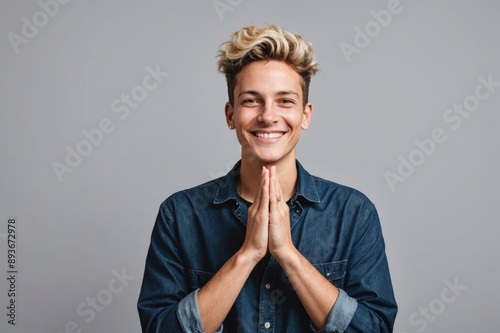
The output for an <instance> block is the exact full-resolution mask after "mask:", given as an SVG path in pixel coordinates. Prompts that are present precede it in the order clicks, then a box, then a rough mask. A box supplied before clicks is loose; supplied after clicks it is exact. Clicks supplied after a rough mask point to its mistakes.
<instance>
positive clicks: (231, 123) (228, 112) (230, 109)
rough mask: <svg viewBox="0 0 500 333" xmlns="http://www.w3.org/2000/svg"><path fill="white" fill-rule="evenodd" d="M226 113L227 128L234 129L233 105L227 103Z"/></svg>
mask: <svg viewBox="0 0 500 333" xmlns="http://www.w3.org/2000/svg"><path fill="white" fill-rule="evenodd" d="M224 112H225V114H226V123H227V127H229V128H230V129H234V127H235V126H234V118H233V117H234V109H233V107H232V106H231V104H229V102H227V103H226V105H225V107H224Z"/></svg>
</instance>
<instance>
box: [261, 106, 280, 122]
mask: <svg viewBox="0 0 500 333" xmlns="http://www.w3.org/2000/svg"><path fill="white" fill-rule="evenodd" d="M257 120H258V121H259V122H260V123H262V124H266V125H271V124H274V123H276V122H277V121H278V114H277V112H276V110H275V107H274V105H273V103H272V102H266V103H265V104H264V105H263V106H262V107H261V110H260V114H259V116H258V118H257Z"/></svg>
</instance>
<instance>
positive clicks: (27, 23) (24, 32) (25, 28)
mask: <svg viewBox="0 0 500 333" xmlns="http://www.w3.org/2000/svg"><path fill="white" fill-rule="evenodd" d="M69 2H70V0H40V1H38V6H39V7H40V10H38V11H36V12H35V13H34V14H33V15H30V17H29V18H28V17H26V16H23V17H21V21H22V25H21V30H20V34H17V33H15V32H12V31H11V32H9V33H8V34H7V38H8V39H9V41H10V45H11V46H12V49H13V50H14V52H15V53H19V46H20V45H21V44H28V43H29V41H30V40H32V39H33V38H35V37H36V36H37V35H38V32H39V29H42V28H43V27H45V26H46V25H47V24H48V23H49V22H50V20H51V19H53V18H54V17H55V16H56V15H57V14H58V13H59V10H60V9H61V6H63V5H66V4H68V3H69Z"/></svg>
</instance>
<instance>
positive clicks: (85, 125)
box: [0, 0, 500, 333]
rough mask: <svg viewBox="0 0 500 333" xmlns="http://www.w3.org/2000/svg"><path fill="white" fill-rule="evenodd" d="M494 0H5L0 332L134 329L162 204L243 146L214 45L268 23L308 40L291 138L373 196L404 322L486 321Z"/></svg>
mask: <svg viewBox="0 0 500 333" xmlns="http://www.w3.org/2000/svg"><path fill="white" fill-rule="evenodd" d="M499 14H500V4H499V3H498V2H496V1H492V0H491V1H487V0H482V1H452V0H448V1H429V0H427V1H425V0H413V1H411V0H400V1H397V0H389V1H387V0H383V1H379V0H377V1H356V2H354V1H349V2H348V1H326V0H324V1H314V2H306V1H284V0H274V1H262V0H259V1H250V0H216V1H213V0H194V1H180V0H177V1H118V0H113V1H67V0H65V1H63V0H40V1H35V0H29V1H13V0H6V1H2V3H1V5H0V34H1V36H2V38H1V40H0V66H1V69H0V70H1V76H0V102H1V103H0V107H1V111H0V140H1V141H0V156H1V157H0V158H1V163H0V177H1V178H0V182H1V183H0V277H1V279H0V309H1V310H0V331H1V332H7V333H9V332H22V333H26V332H29V333H31V332H33V333H34V332H36V333H61V332H65V333H67V332H139V331H140V326H139V318H138V315H137V311H136V302H137V297H138V294H139V289H140V286H141V282H142V274H143V271H144V260H145V257H146V252H147V249H148V245H149V238H150V234H151V230H152V228H153V224H154V220H155V217H156V214H157V212H158V207H159V205H160V203H161V202H162V201H163V200H164V199H165V198H166V197H167V196H169V195H170V194H172V193H173V192H175V191H178V190H181V189H184V188H187V187H191V186H194V185H197V184H199V183H201V182H205V181H207V180H210V179H213V178H215V177H218V176H221V175H223V174H225V173H226V172H227V171H228V170H229V169H230V168H231V167H232V166H233V164H234V163H235V162H236V161H237V160H238V159H239V154H240V152H239V145H238V143H237V140H236V137H235V134H234V131H229V130H228V129H227V126H226V124H225V120H224V103H225V102H226V100H227V95H226V85H225V80H224V77H223V76H222V75H220V74H218V73H217V69H216V54H217V50H218V47H219V45H220V44H221V43H222V42H224V41H226V40H227V39H228V38H229V36H230V34H231V33H232V32H233V31H234V30H236V29H239V28H241V27H243V26H245V25H249V24H256V25H263V24H266V23H275V24H277V25H279V26H281V27H282V28H283V29H285V30H288V31H291V32H297V33H300V34H302V35H303V36H304V38H305V39H306V40H308V41H310V42H312V44H313V46H314V47H315V52H316V56H317V59H318V61H319V66H320V69H321V72H320V73H319V74H318V75H317V76H316V77H314V78H313V80H312V83H311V92H310V100H311V102H312V103H313V106H314V114H313V118H312V124H311V127H310V129H309V130H308V131H306V132H304V133H303V135H302V138H301V142H300V144H299V146H298V148H297V156H298V158H299V160H300V161H301V162H302V164H303V165H304V166H305V167H306V168H307V169H308V170H309V171H310V172H311V173H313V174H315V175H318V176H321V177H323V178H327V179H330V180H333V181H335V182H338V183H341V184H345V185H348V186H351V187H355V188H357V189H359V190H361V191H362V192H364V193H365V194H366V195H367V196H368V197H369V198H370V199H371V200H372V201H373V202H374V203H375V205H376V206H377V209H378V211H379V214H380V217H381V223H382V228H383V231H384V235H385V240H386V250H387V255H388V258H389V264H390V269H391V274H392V279H393V284H394V288H395V293H396V298H397V300H398V304H399V307H400V310H399V314H398V317H397V321H396V329H395V332H397V333H404V332H406V333H413V332H485V333H490V332H494V331H497V330H498V328H497V327H498V320H497V318H495V316H497V315H496V312H497V311H496V309H497V308H498V292H499V291H500V290H499V288H498V275H499V273H500V267H499V260H498V252H499V251H498V250H499V249H498V245H497V244H498V232H499V231H500V230H499V229H500V228H499V226H498V222H500V221H499V218H498V213H495V212H496V211H497V209H498V206H499V199H500V198H499V194H498V186H499V185H500V184H499V176H498V170H500V154H499V153H500V146H499V143H500V140H499V139H500V135H499V133H500V116H499V111H500V110H499V105H500V66H499V60H498V59H500V44H499V39H498V32H499V31H500V20H499V19H498V17H499ZM9 235H11V236H9ZM12 236H15V237H16V238H15V239H14V238H13V237H12ZM221 241H224V240H221ZM8 250H12V251H10V252H9V251H8ZM9 255H10V257H9ZM9 260H10V261H9ZM10 265H12V266H10ZM10 272H14V273H10ZM13 324H15V325H13Z"/></svg>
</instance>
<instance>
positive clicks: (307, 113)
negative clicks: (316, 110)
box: [301, 103, 313, 130]
mask: <svg viewBox="0 0 500 333" xmlns="http://www.w3.org/2000/svg"><path fill="white" fill-rule="evenodd" d="M312 113H313V107H312V104H311V103H307V104H306V106H305V107H304V112H303V113H302V125H301V127H302V129H303V130H306V129H308V128H309V124H310V122H311V117H312Z"/></svg>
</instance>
